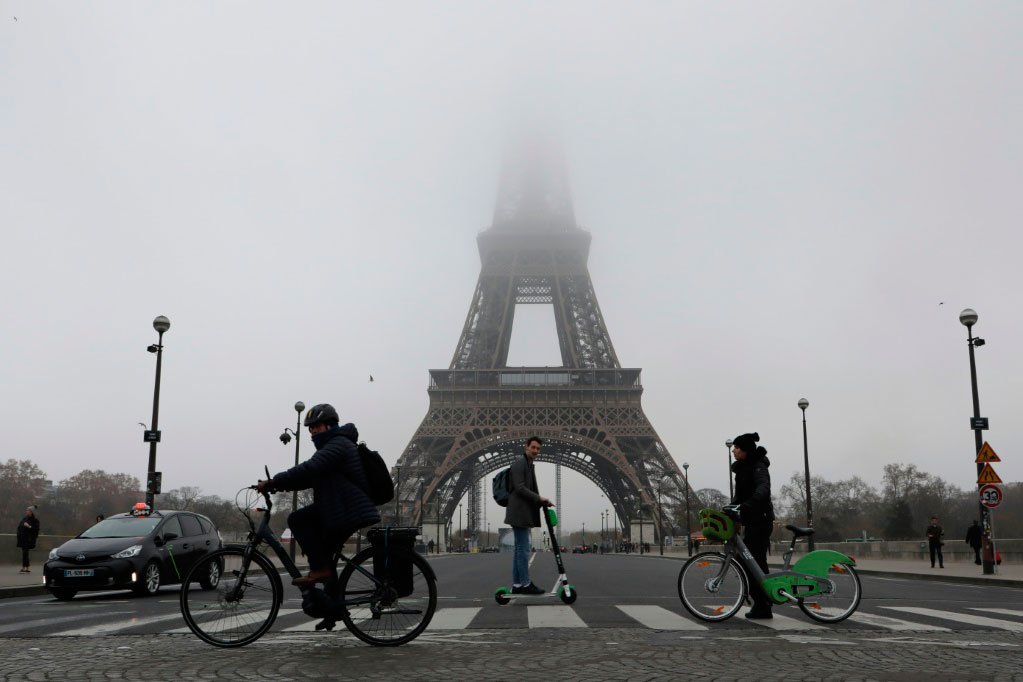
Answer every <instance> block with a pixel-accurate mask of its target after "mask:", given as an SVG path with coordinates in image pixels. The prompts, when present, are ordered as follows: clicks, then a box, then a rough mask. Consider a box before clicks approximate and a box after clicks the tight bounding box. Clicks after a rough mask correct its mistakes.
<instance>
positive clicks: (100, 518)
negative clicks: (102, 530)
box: [96, 514, 106, 523]
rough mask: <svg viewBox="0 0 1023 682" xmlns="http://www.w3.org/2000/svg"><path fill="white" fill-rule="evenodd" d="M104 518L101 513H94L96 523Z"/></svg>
mask: <svg viewBox="0 0 1023 682" xmlns="http://www.w3.org/2000/svg"><path fill="white" fill-rule="evenodd" d="M105 518H106V517H105V516H103V515H102V514H96V523H99V522H100V521H102V520H103V519H105Z"/></svg>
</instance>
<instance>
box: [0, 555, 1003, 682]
mask: <svg viewBox="0 0 1023 682" xmlns="http://www.w3.org/2000/svg"><path fill="white" fill-rule="evenodd" d="M678 558H681V557H678V556H677V555H676V556H673V557H671V559H676V560H669V558H667V557H666V558H661V557H659V556H657V555H653V556H643V557H638V556H635V555H631V556H621V555H618V556H614V555H612V556H599V555H569V556H567V557H566V567H567V569H568V571H569V576H570V578H571V579H572V581H573V582H574V584H577V586H578V587H579V589H580V598H579V601H577V602H576V603H575V604H574V605H573V606H571V607H569V606H565V605H562V604H560V603H559V602H549V603H546V604H531V605H526V604H522V603H516V604H512V605H509V606H503V607H502V606H497V605H496V604H495V602H494V600H493V598H492V593H493V588H494V586H495V585H498V584H500V582H501V581H502V580H503V579H504V578H505V577H506V576H505V574H506V573H507V572H508V564H509V557H508V556H507V555H495V554H491V555H441V556H439V557H438V556H431V557H430V561H431V563H432V564H433V565H434V568H435V569H436V571H437V574H438V579H439V582H438V591H439V595H440V600H439V605H438V606H439V608H438V611H437V613H436V615H435V617H434V621H433V623H431V626H430V628H428V629H427V631H426V632H425V633H424V634H423V635H422V636H421V637H419V638H418V639H417V640H415V641H414V642H412V643H411V644H408V645H405V646H401V647H396V648H374V647H370V646H368V645H366V644H364V643H362V642H361V641H359V640H356V639H355V638H354V637H353V636H351V635H350V634H349V633H347V632H346V631H345V630H344V629H343V628H342V627H339V628H338V629H337V630H335V631H334V632H330V633H327V632H313V631H311V629H312V625H313V624H314V623H313V621H311V620H309V619H308V618H306V617H305V616H304V615H303V614H302V613H301V612H300V610H298V604H297V596H298V595H297V592H296V591H293V590H291V588H289V591H288V592H286V594H285V600H286V601H285V603H284V605H283V607H282V615H281V616H280V617H279V618H278V620H277V621H276V622H275V624H274V627H273V629H272V630H271V631H270V632H269V633H268V634H267V635H265V636H264V637H263V638H262V639H260V640H259V641H257V642H255V643H253V644H251V645H249V646H247V647H243V648H241V649H218V648H215V647H212V646H209V645H207V644H204V643H202V642H200V641H199V640H198V639H197V638H196V637H194V636H193V635H192V634H191V633H190V632H189V631H188V630H187V628H185V627H183V625H184V624H183V622H182V620H181V618H180V612H179V610H178V605H177V601H178V600H177V596H178V590H177V588H176V587H175V586H168V587H165V588H164V589H163V590H161V592H160V594H159V595H158V596H157V597H153V598H135V597H132V596H131V595H130V594H127V593H92V594H88V593H83V594H81V595H79V596H78V597H76V598H75V599H74V600H72V601H70V602H58V601H57V600H54V599H51V598H50V597H49V596H48V595H39V594H34V595H30V596H20V597H12V598H10V599H4V600H0V661H2V663H0V679H3V680H110V679H131V678H137V677H145V678H146V679H153V680H202V679H216V680H221V679H223V680H232V679H245V680H282V681H286V680H316V679H348V678H352V679H366V680H376V679H381V680H382V679H387V680H393V679H396V678H397V679H409V680H435V679H444V680H447V681H449V682H450V681H452V680H469V679H472V680H509V679H535V678H540V677H544V678H550V679H559V680H576V679H579V680H679V679H711V680H748V679H764V680H775V679H778V680H781V679H785V680H1011V679H1020V680H1023V590H1020V589H1019V587H1020V586H1023V580H1021V578H1023V575H1021V571H1020V570H1019V567H1016V566H1011V565H1006V566H1002V567H1000V568H1001V572H1000V573H999V575H998V576H994V578H996V579H997V580H998V582H990V580H991V578H990V577H986V576H981V575H980V570H979V568H977V567H975V566H973V565H972V564H958V565H956V564H951V565H949V567H948V568H946V569H944V571H939V570H938V569H934V570H932V569H930V567H929V565H927V564H923V565H921V564H920V563H919V562H894V561H888V562H885V561H874V562H869V566H868V562H863V565H862V566H861V569H862V571H861V574H862V579H863V588H864V589H863V592H864V597H863V602H862V604H861V607H860V610H859V611H858V612H857V613H856V614H854V616H853V617H852V618H851V619H850V620H849V621H846V622H843V623H841V624H838V625H832V626H824V625H820V624H817V623H813V622H811V621H810V620H809V619H807V618H806V617H805V616H803V615H802V614H801V613H800V612H799V611H798V610H797V609H795V608H793V607H779V608H777V609H776V610H775V613H776V616H777V617H776V618H775V619H774V620H773V621H758V622H750V621H747V620H746V619H745V618H743V617H742V616H741V615H740V616H737V617H735V618H732V619H731V620H729V621H727V622H724V623H719V624H706V623H698V622H696V621H695V620H693V619H692V618H691V617H690V616H688V614H687V613H686V612H685V611H684V609H683V608H682V607H681V605H680V603H679V600H678V597H677V594H676V593H675V584H674V581H675V577H676V576H677V572H678V569H679V567H680V566H681V563H680V562H679V561H677V559H678ZM551 563H552V561H551V556H550V555H549V554H547V553H542V552H540V553H537V554H536V555H535V556H534V560H533V563H532V566H531V572H532V574H533V577H534V579H537V581H538V582H540V583H541V584H546V583H547V582H548V581H550V580H551V579H552V578H553V577H554V575H553V574H554V571H553V566H551V565H550V564H551ZM5 568H6V567H0V570H3V569H5ZM3 572H4V577H5V579H4V580H2V581H0V584H4V583H7V584H9V583H10V580H8V579H6V571H5V570H3ZM910 578H912V579H910ZM19 579H25V580H26V581H30V582H35V583H36V585H38V582H39V580H40V578H39V575H38V573H35V572H34V573H33V574H30V576H19ZM957 580H959V581H963V582H956V581H957ZM1006 585H1013V586H1006ZM26 587H27V586H26ZM33 587H35V586H33ZM17 589H18V588H12V589H8V590H6V591H7V592H8V593H13V592H16V591H17ZM20 589H24V587H23V588H20Z"/></svg>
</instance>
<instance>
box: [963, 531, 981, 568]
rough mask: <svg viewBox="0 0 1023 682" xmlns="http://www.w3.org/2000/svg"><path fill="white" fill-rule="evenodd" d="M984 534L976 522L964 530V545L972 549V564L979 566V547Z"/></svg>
mask: <svg viewBox="0 0 1023 682" xmlns="http://www.w3.org/2000/svg"><path fill="white" fill-rule="evenodd" d="M983 537H984V532H983V530H981V527H980V524H979V523H977V522H976V521H974V522H973V525H972V526H970V527H969V528H967V529H966V544H968V545H969V546H970V547H971V548H972V549H973V555H974V561H973V563H975V564H977V565H978V566H980V547H981V544H982V538H983Z"/></svg>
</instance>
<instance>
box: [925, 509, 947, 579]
mask: <svg viewBox="0 0 1023 682" xmlns="http://www.w3.org/2000/svg"><path fill="white" fill-rule="evenodd" d="M944 534H945V531H943V530H942V529H941V526H940V525H939V524H938V517H937V516H932V517H931V525H929V526H927V545H928V547H929V548H930V550H931V568H934V557H935V556H937V557H938V568H945V557H943V556H942V555H941V546H942V545H944V544H945V543H944V542H942V541H941V536H942V535H944Z"/></svg>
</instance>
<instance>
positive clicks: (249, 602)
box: [181, 547, 284, 648]
mask: <svg viewBox="0 0 1023 682" xmlns="http://www.w3.org/2000/svg"><path fill="white" fill-rule="evenodd" d="M211 562H216V563H217V564H218V565H219V566H220V582H218V583H217V586H216V588H215V589H211V590H204V589H202V587H201V585H197V584H195V583H197V582H199V581H200V580H203V579H205V578H207V577H208V576H209V575H210V563H211ZM283 596H284V587H283V585H282V584H281V577H280V574H278V572H277V569H276V567H275V566H274V565H273V563H271V562H270V560H269V559H267V558H266V557H265V556H264V555H263V554H261V553H259V552H256V551H253V552H252V553H251V555H250V556H249V558H248V559H246V558H245V549H244V548H241V547H228V548H225V549H221V550H217V551H216V552H212V553H210V554H209V555H207V556H206V557H204V558H203V559H202V560H201V561H199V563H197V564H195V565H194V566H193V567H192V569H191V570H190V571H189V572H188V574H187V575H186V576H185V580H184V582H183V584H182V586H181V614H182V615H183V616H184V617H185V623H187V624H188V627H189V628H190V629H191V630H192V632H194V633H195V634H196V636H197V637H198V638H199V639H201V640H202V641H204V642H207V643H209V644H212V645H213V646H219V647H227V648H230V647H239V646H244V645H246V644H249V643H250V642H254V641H256V640H257V639H259V638H260V637H262V636H263V634H265V633H266V631H267V630H269V629H270V626H271V625H273V622H274V619H275V618H277V611H278V609H280V606H281V600H282V599H283Z"/></svg>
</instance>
